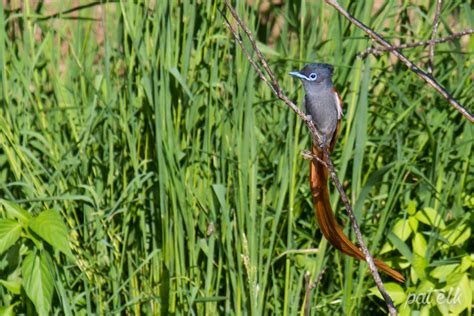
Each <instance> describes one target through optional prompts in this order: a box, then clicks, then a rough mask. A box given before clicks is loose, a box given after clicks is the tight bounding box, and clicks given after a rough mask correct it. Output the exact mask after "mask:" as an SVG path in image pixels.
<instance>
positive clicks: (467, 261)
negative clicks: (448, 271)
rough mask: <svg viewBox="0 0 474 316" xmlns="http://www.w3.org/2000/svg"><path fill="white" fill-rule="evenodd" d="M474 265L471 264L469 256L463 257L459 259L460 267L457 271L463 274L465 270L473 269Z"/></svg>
mask: <svg viewBox="0 0 474 316" xmlns="http://www.w3.org/2000/svg"><path fill="white" fill-rule="evenodd" d="M473 264H474V263H473V262H472V258H471V256H464V257H463V258H462V259H461V265H460V266H459V271H460V272H464V271H466V270H467V269H470V268H474V265H473Z"/></svg>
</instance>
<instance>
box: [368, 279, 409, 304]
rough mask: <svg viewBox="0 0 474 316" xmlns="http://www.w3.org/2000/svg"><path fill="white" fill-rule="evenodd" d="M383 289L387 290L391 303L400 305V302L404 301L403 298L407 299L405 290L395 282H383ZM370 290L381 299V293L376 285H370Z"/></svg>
mask: <svg viewBox="0 0 474 316" xmlns="http://www.w3.org/2000/svg"><path fill="white" fill-rule="evenodd" d="M384 285H385V289H386V290H387V292H388V294H389V295H390V297H391V298H392V300H393V303H394V304H395V305H400V304H402V303H405V300H406V299H407V295H406V293H405V290H404V289H403V288H402V287H401V286H400V285H399V284H397V283H394V282H388V283H385V284H384ZM370 292H371V293H372V294H374V295H375V296H377V297H378V298H380V299H382V295H381V294H380V292H379V290H378V289H377V287H375V286H374V287H372V288H371V289H370Z"/></svg>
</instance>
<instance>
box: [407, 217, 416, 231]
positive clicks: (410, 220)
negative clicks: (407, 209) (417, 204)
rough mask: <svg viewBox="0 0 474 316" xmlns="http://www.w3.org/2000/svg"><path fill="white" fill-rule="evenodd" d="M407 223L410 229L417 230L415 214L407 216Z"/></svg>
mask: <svg viewBox="0 0 474 316" xmlns="http://www.w3.org/2000/svg"><path fill="white" fill-rule="evenodd" d="M408 224H409V225H410V228H411V230H412V231H414V232H417V231H418V220H417V219H416V217H415V216H408Z"/></svg>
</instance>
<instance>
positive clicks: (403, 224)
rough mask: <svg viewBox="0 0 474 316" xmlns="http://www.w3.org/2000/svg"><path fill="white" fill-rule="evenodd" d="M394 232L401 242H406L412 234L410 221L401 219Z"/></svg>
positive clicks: (394, 227)
mask: <svg viewBox="0 0 474 316" xmlns="http://www.w3.org/2000/svg"><path fill="white" fill-rule="evenodd" d="M392 232H393V233H394V234H395V235H396V236H397V237H398V238H399V239H401V240H403V241H405V240H407V239H408V237H410V234H411V232H412V230H411V227H410V225H409V223H408V221H406V220H403V219H400V220H398V221H397V222H396V223H395V225H394V226H393V229H392Z"/></svg>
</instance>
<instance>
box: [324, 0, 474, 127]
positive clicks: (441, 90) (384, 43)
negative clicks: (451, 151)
mask: <svg viewBox="0 0 474 316" xmlns="http://www.w3.org/2000/svg"><path fill="white" fill-rule="evenodd" d="M325 1H326V2H327V3H328V4H329V5H331V6H333V7H334V8H335V9H336V10H337V11H339V13H341V14H342V15H343V16H344V17H345V18H346V19H348V20H349V21H350V22H351V23H352V24H354V25H355V26H357V27H358V28H360V29H361V30H363V31H364V32H366V33H367V34H368V35H369V36H370V37H371V38H372V39H374V40H375V41H376V42H377V43H379V44H380V45H382V46H383V47H385V48H388V49H389V50H390V52H391V53H392V54H393V55H395V56H396V57H398V59H400V60H401V61H402V62H403V63H404V64H405V65H406V66H407V67H408V68H410V69H411V70H412V71H413V72H414V73H415V74H416V75H417V76H418V77H420V78H421V79H423V80H424V81H425V82H426V83H428V84H429V85H430V86H432V87H433V88H434V89H435V90H436V91H438V92H439V93H440V94H441V95H442V96H443V97H444V98H445V99H446V100H448V102H449V104H451V105H452V106H453V107H454V108H455V109H456V110H458V111H459V112H460V113H461V114H462V115H464V116H465V117H466V118H467V119H468V120H469V121H470V122H471V123H474V117H473V116H472V114H471V113H469V111H468V110H466V109H465V108H464V107H463V106H462V105H461V104H460V103H459V102H458V101H457V100H456V99H454V98H453V97H452V96H451V95H450V94H449V93H448V92H447V91H446V89H445V88H444V87H443V86H441V85H440V84H439V83H438V82H437V81H436V80H435V79H434V78H433V76H431V75H430V74H427V73H426V72H424V71H423V70H421V69H420V68H418V67H417V66H416V65H415V64H414V63H413V62H411V61H410V60H409V59H408V58H406V57H405V55H403V54H402V53H401V52H399V51H398V50H397V49H396V48H394V47H393V46H392V45H391V44H390V43H389V42H387V41H386V40H385V39H384V38H383V37H382V36H380V35H379V34H377V33H376V32H375V31H373V30H372V29H371V28H369V27H368V26H367V25H365V24H364V23H362V22H361V21H359V20H357V19H356V18H354V17H353V16H352V15H350V14H349V12H347V11H346V10H345V9H344V8H343V7H342V6H341V5H340V4H339V3H338V2H337V1H336V0H325Z"/></svg>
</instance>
